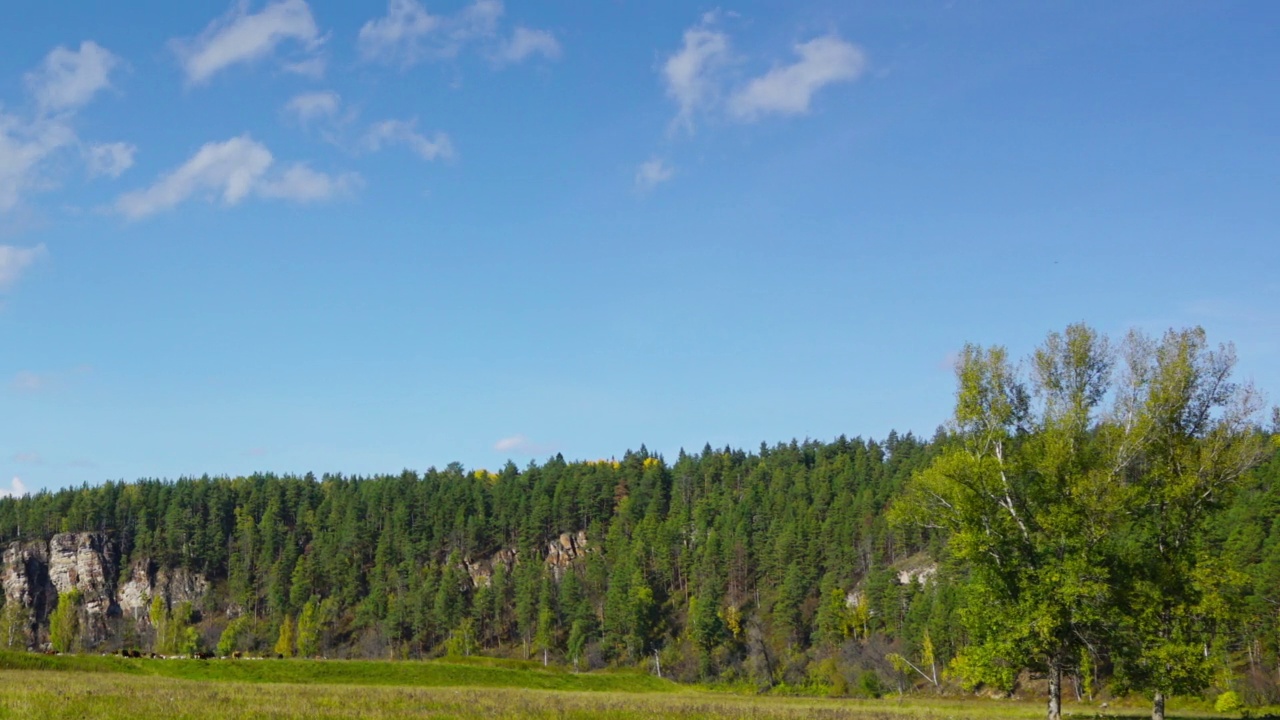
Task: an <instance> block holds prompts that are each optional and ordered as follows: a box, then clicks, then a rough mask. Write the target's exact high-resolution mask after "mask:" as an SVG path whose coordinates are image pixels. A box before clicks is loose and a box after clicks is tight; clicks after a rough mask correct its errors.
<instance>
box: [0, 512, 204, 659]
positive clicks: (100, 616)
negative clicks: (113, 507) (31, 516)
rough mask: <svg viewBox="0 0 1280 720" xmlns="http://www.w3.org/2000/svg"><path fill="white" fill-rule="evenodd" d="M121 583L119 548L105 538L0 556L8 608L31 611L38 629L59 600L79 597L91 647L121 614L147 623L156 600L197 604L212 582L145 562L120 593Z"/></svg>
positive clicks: (12, 547)
mask: <svg viewBox="0 0 1280 720" xmlns="http://www.w3.org/2000/svg"><path fill="white" fill-rule="evenodd" d="M119 577H120V568H119V558H118V550H117V546H116V543H115V542H114V540H113V539H112V538H111V537H109V536H108V535H106V534H105V533H92V532H84V533H58V534H57V535H54V536H53V537H51V538H49V541H48V542H44V541H38V540H37V541H30V542H13V543H10V544H9V545H8V547H6V548H5V549H4V552H3V555H2V556H0V584H2V585H3V587H4V596H5V602H6V603H14V602H16V603H20V604H21V605H23V606H24V607H27V608H30V609H31V611H32V612H31V616H32V620H33V622H34V623H36V624H37V625H39V624H43V623H45V622H46V621H47V619H48V617H49V614H50V613H51V612H52V611H53V609H54V608H55V607H57V604H58V595H59V594H61V593H67V592H70V591H72V590H77V591H79V592H80V597H81V609H82V612H83V615H82V620H83V623H82V625H81V640H82V641H83V642H84V644H85V645H86V646H87V647H94V646H96V645H98V644H99V643H101V642H102V641H103V640H105V639H106V638H107V637H108V636H109V632H108V630H109V625H108V621H109V619H110V618H112V617H115V616H118V615H121V614H123V615H124V616H125V617H126V618H129V619H132V620H135V621H137V620H142V621H145V620H146V618H147V615H148V610H149V607H148V606H149V605H150V603H151V598H153V597H155V596H156V595H159V596H161V597H164V598H165V599H166V601H167V602H168V603H169V604H175V603H180V602H186V601H190V602H192V603H199V602H200V601H201V600H203V599H204V596H205V595H206V594H207V593H208V592H209V581H208V579H207V578H205V577H204V576H203V575H201V574H200V573H195V572H191V571H189V570H186V569H184V568H177V569H174V570H163V569H161V570H157V569H156V568H155V567H154V565H153V564H152V563H151V561H149V560H147V559H139V560H136V561H134V562H133V563H131V564H130V565H129V572H128V575H127V576H126V578H125V580H124V582H123V583H121V584H120V586H119V588H117V587H116V582H117V579H118V578H119Z"/></svg>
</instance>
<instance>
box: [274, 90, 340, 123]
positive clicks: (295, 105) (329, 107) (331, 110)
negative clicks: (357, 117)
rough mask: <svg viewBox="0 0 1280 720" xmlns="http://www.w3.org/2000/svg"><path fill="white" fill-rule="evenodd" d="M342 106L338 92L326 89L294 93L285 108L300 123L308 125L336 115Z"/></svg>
mask: <svg viewBox="0 0 1280 720" xmlns="http://www.w3.org/2000/svg"><path fill="white" fill-rule="evenodd" d="M341 106H342V98H341V97H340V96H339V95H338V93H336V92H333V91H332V90H325V91H322V92H310V93H302V94H300V95H294V96H293V97H292V98H290V100H289V102H287V103H285V106H284V109H285V112H287V113H289V114H290V115H291V116H293V117H294V118H295V119H297V121H298V122H299V123H301V124H303V125H307V124H309V123H311V122H314V121H316V120H320V119H324V118H333V117H336V116H337V115H338V109H339V108H340V107H341Z"/></svg>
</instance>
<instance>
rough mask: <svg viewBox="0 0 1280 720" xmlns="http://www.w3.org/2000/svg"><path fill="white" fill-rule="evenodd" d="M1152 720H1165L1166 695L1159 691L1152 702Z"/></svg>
mask: <svg viewBox="0 0 1280 720" xmlns="http://www.w3.org/2000/svg"><path fill="white" fill-rule="evenodd" d="M1151 720H1164V693H1162V692H1160V691H1159V690H1157V691H1156V696H1155V699H1153V700H1152V701H1151Z"/></svg>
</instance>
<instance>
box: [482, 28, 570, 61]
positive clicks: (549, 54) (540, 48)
mask: <svg viewBox="0 0 1280 720" xmlns="http://www.w3.org/2000/svg"><path fill="white" fill-rule="evenodd" d="M534 55H542V56H543V57H546V58H550V59H553V60H554V59H555V58H558V57H560V43H559V41H557V40H556V36H555V35H552V34H551V33H549V32H547V31H546V30H533V29H530V28H527V27H518V28H516V29H515V32H514V33H512V35H511V39H510V40H507V41H506V42H504V43H503V44H502V46H501V47H500V48H498V51H497V53H495V54H494V60H495V61H496V62H498V63H518V62H521V61H522V60H524V59H526V58H529V57H532V56H534Z"/></svg>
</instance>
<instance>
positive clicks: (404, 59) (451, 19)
mask: <svg viewBox="0 0 1280 720" xmlns="http://www.w3.org/2000/svg"><path fill="white" fill-rule="evenodd" d="M505 14H506V8H505V7H504V6H503V4H502V2H501V0H472V2H471V3H469V4H467V5H465V6H464V7H463V8H462V9H460V10H458V11H457V12H455V13H453V14H452V15H432V14H431V13H429V12H427V10H426V8H425V7H423V5H422V3H420V2H418V0H390V2H388V4H387V14H386V15H384V16H382V17H380V18H375V19H373V20H370V21H368V22H366V23H365V24H364V26H363V27H361V28H360V34H359V37H358V38H357V41H356V46H357V47H358V48H359V50H360V56H361V57H362V58H363V59H365V60H367V61H376V62H384V63H388V64H398V65H401V66H402V67H406V68H407V67H410V66H412V65H414V64H416V63H419V62H422V61H423V60H430V59H434V60H439V59H447V58H453V57H457V56H458V54H459V53H461V52H462V51H463V50H464V49H466V48H467V47H468V46H471V45H479V46H480V48H481V51H482V52H483V53H484V54H485V55H486V56H487V57H489V58H490V59H491V60H492V61H493V62H494V64H495V65H502V64H505V63H515V62H520V61H522V60H525V59H527V58H529V57H532V56H534V55H543V56H545V57H549V58H555V57H558V56H559V54H560V43H559V42H558V41H557V40H556V38H555V36H554V35H552V34H551V33H549V32H547V31H545V30H534V29H531V28H526V27H517V28H516V29H515V30H514V31H513V32H512V34H511V36H510V37H509V38H507V39H506V40H503V39H501V38H500V37H499V25H500V24H501V22H502V17H503V15H505Z"/></svg>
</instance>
